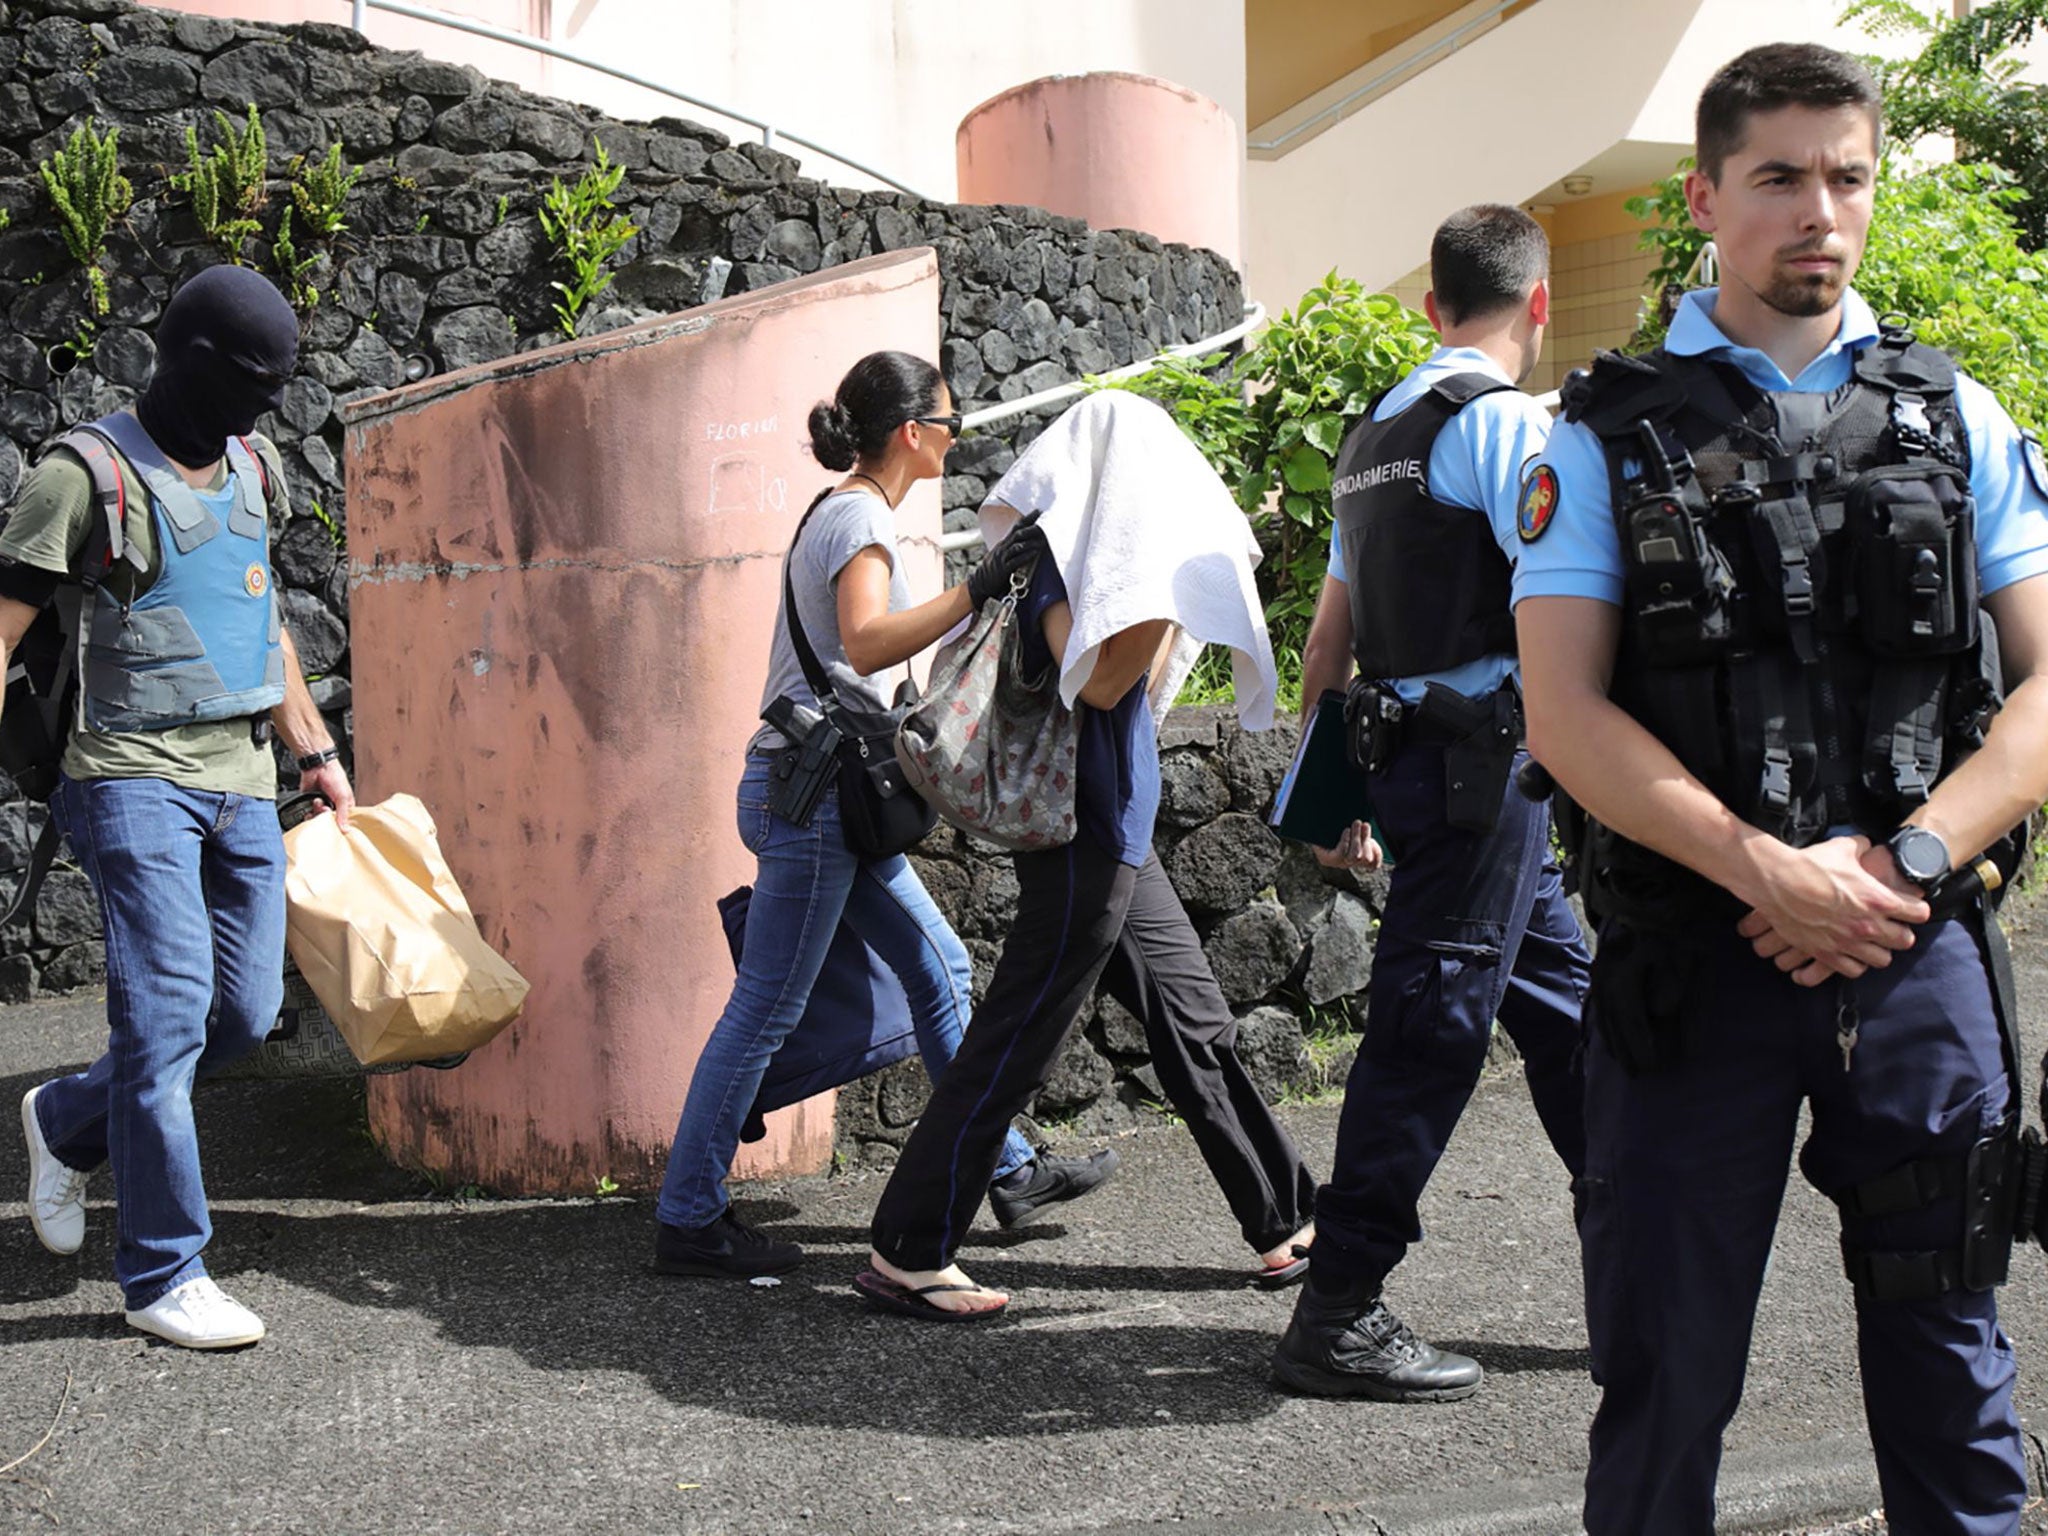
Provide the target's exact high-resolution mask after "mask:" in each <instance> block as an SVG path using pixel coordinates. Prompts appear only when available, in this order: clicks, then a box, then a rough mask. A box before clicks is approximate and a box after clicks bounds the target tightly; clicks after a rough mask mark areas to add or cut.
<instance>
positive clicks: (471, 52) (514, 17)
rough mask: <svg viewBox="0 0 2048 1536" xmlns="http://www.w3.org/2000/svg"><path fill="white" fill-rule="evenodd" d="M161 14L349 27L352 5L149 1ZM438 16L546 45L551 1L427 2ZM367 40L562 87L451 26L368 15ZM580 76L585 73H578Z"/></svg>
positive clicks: (533, 61) (526, 54) (502, 47)
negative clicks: (443, 13) (461, 19)
mask: <svg viewBox="0 0 2048 1536" xmlns="http://www.w3.org/2000/svg"><path fill="white" fill-rule="evenodd" d="M150 3H151V4H152V5H154V6H155V8H156V9H158V10H163V11H184V12H187V13H188V14H190V15H194V16H218V17H222V18H224V19H226V20H229V21H264V22H269V23H271V24H273V25H275V26H288V25H290V24H291V23H293V22H297V21H324V22H328V23H330V24H332V25H335V26H344V27H345V26H347V25H348V24H349V17H350V4H349V0H150ZM423 3H425V4H427V5H429V6H430V7H431V8H432V9H434V10H437V11H447V12H449V13H450V14H451V15H456V16H467V17H468V18H469V19H470V20H472V21H481V22H486V23H488V24H489V25H491V26H494V27H501V28H503V29H504V30H505V31H507V32H522V33H524V34H526V35H527V36H528V37H536V38H541V39H543V40H545V39H546V38H547V36H548V16H549V8H550V6H551V4H552V0H423ZM363 35H364V36H365V37H367V38H368V39H369V40H370V41H371V42H373V43H375V44H377V46H378V47H380V48H416V49H418V50H419V51H420V52H421V53H424V54H425V55H426V56H427V57H428V58H430V59H444V60H446V61H447V62H449V63H451V64H473V65H475V66H476V67H477V68H478V69H480V70H482V71H483V72H484V73H485V74H486V75H489V76H490V77H491V78H492V79H493V80H507V81H510V82H511V83H512V84H514V85H522V86H525V87H526V88H527V89H528V90H530V91H539V92H541V93H542V94H547V93H549V92H550V91H552V90H554V89H556V88H557V81H556V79H555V75H554V61H553V60H552V59H549V58H547V57H546V56H545V55H543V54H538V53H533V52H531V51H529V50H527V49H525V48H518V47H514V46H513V45H511V44H509V43H499V42H493V41H492V40H491V39H490V38H487V37H477V36H475V35H473V34H471V33H468V32H458V31H456V30H455V29H454V28H452V27H443V26H438V25H436V24H435V23H433V22H430V21H415V20H413V19H412V18H411V17H409V16H394V15H392V14H391V13H390V12H388V11H369V12H366V13H365V15H364V17H363ZM578 73H581V72H580V71H578Z"/></svg>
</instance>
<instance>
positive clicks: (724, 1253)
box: [654, 1207, 804, 1279]
mask: <svg viewBox="0 0 2048 1536" xmlns="http://www.w3.org/2000/svg"><path fill="white" fill-rule="evenodd" d="M803 1260H804V1251H803V1249H801V1248H799V1247H797V1245H796V1244H795V1243H783V1242H777V1241H776V1240H775V1239H774V1238H772V1237H769V1236H768V1235H767V1234H765V1233H762V1232H757V1231H755V1230H754V1228H752V1227H750V1226H748V1225H747V1224H746V1223H745V1222H743V1221H741V1220H740V1219H739V1218H738V1217H736V1216H734V1215H733V1213H732V1210H731V1208H730V1207H728V1208H727V1209H726V1212H725V1214H724V1215H722V1216H720V1217H719V1218H718V1219H717V1220H716V1221H714V1222H712V1223H711V1224H710V1225H709V1226H703V1227H698V1228H696V1229H695V1230H694V1231H692V1230H691V1229H690V1228H688V1227H672V1226H670V1225H669V1224H668V1223H667V1222H665V1221H663V1222H657V1223H655V1228H654V1268H655V1272H656V1273H657V1274H663V1275H730V1276H732V1277H734V1278H735V1279H747V1278H750V1277H751V1276H754V1275H779V1274H781V1273H782V1272H783V1271H784V1270H786V1269H795V1268H796V1267H797V1265H799V1264H801V1263H802V1262H803Z"/></svg>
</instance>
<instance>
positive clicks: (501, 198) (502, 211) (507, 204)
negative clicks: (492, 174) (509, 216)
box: [491, 192, 512, 225]
mask: <svg viewBox="0 0 2048 1536" xmlns="http://www.w3.org/2000/svg"><path fill="white" fill-rule="evenodd" d="M511 207H512V197H511V194H510V193H507V192H500V193H499V194H498V216H497V217H496V218H495V219H493V220H492V221H491V222H492V224H493V225H497V224H502V223H504V222H505V215H506V213H508V212H509V211H510V210H511Z"/></svg>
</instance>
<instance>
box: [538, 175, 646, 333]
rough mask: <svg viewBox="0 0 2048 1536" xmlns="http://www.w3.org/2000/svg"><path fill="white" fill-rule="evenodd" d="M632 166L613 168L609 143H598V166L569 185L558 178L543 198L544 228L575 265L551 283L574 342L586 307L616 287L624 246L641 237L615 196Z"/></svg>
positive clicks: (564, 257)
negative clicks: (615, 270) (615, 262)
mask: <svg viewBox="0 0 2048 1536" xmlns="http://www.w3.org/2000/svg"><path fill="white" fill-rule="evenodd" d="M625 175H626V168H625V167H624V166H623V165H613V164H612V162H611V157H610V156H609V155H608V154H606V153H605V147H604V141H603V140H602V139H600V140H598V142H597V163H596V164H595V165H593V166H591V167H590V168H589V169H588V170H586V171H585V172H584V173H583V174H582V176H581V177H579V178H578V179H577V181H576V184H575V185H574V186H565V185H563V183H562V178H561V177H559V176H557V177H556V178H555V179H554V184H553V185H552V186H550V187H549V188H548V190H547V196H546V197H544V198H543V199H542V200H541V205H540V227H541V231H542V232H543V233H544V234H545V235H546V236H547V237H548V241H549V243H550V244H551V245H553V246H554V248H555V254H556V256H557V257H559V258H560V259H561V260H562V261H564V262H566V263H567V264H568V267H569V276H570V280H569V281H568V282H566V283H564V282H554V283H550V284H549V285H548V286H549V287H551V288H553V289H554V290H555V291H556V292H557V293H559V294H560V295H561V298H560V299H558V300H557V301H556V302H555V321H556V323H557V324H558V325H560V326H561V328H562V334H563V335H564V336H567V337H570V338H571V339H574V337H575V335H576V323H577V321H578V320H579V319H580V318H581V316H582V314H583V306H584V305H586V304H588V303H589V302H590V301H591V300H592V299H594V298H596V297H597V296H598V295H599V294H600V293H603V292H604V291H605V289H607V288H609V287H610V286H611V285H612V273H611V259H612V257H614V256H616V255H617V254H618V253H619V247H621V246H622V245H624V244H625V243H626V242H627V241H628V240H630V239H632V238H633V237H634V236H635V235H637V234H638V233H640V227H639V226H638V225H637V224H635V223H633V222H632V221H631V220H630V219H627V218H624V217H622V216H621V215H620V214H619V213H618V212H617V211H616V210H615V209H614V208H613V206H612V198H613V196H614V194H616V193H617V192H618V190H619V183H620V182H621V181H622V180H624V179H625Z"/></svg>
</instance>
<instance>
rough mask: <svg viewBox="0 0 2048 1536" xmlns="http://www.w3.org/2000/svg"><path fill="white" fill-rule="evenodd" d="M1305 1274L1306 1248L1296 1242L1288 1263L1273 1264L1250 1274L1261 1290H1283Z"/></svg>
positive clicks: (1306, 1268) (1306, 1263)
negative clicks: (1292, 1256)
mask: <svg viewBox="0 0 2048 1536" xmlns="http://www.w3.org/2000/svg"><path fill="white" fill-rule="evenodd" d="M1307 1274H1308V1250H1307V1249H1306V1248H1304V1247H1302V1246H1301V1244H1299V1243H1296V1244H1295V1245H1294V1258H1293V1260H1292V1261H1291V1262H1290V1263H1286V1264H1275V1265H1273V1266H1271V1267H1270V1268H1266V1269H1261V1270H1260V1271H1259V1272H1258V1273H1257V1274H1256V1275H1253V1276H1252V1283H1253V1284H1254V1285H1256V1286H1257V1287H1258V1288H1259V1289H1260V1290H1262V1291H1284V1290H1286V1289H1287V1287H1288V1286H1290V1285H1293V1284H1295V1283H1297V1282H1298V1281H1300V1280H1301V1279H1303V1278H1304V1277H1305V1276H1306V1275H1307Z"/></svg>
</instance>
